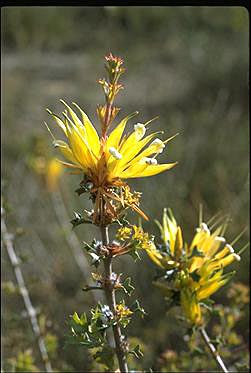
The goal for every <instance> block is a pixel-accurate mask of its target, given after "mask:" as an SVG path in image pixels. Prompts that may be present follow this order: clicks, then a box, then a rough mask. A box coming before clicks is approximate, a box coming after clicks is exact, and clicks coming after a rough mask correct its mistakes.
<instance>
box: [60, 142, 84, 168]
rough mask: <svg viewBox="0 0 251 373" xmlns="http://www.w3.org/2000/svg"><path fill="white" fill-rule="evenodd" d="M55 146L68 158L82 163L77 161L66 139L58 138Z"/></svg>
mask: <svg viewBox="0 0 251 373" xmlns="http://www.w3.org/2000/svg"><path fill="white" fill-rule="evenodd" d="M54 146H55V148H59V150H60V151H61V153H62V154H63V155H64V157H65V158H66V159H68V160H69V161H71V162H73V163H76V164H77V165H78V166H80V164H79V163H78V162H77V160H76V158H75V157H74V155H73V153H72V151H71V149H70V147H69V145H68V144H67V143H66V142H65V141H62V140H56V141H55V142H54Z"/></svg>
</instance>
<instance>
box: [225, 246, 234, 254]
mask: <svg viewBox="0 0 251 373" xmlns="http://www.w3.org/2000/svg"><path fill="white" fill-rule="evenodd" d="M226 247H227V248H228V250H229V251H230V253H232V254H233V253H234V248H233V247H232V246H231V245H229V243H227V244H226Z"/></svg>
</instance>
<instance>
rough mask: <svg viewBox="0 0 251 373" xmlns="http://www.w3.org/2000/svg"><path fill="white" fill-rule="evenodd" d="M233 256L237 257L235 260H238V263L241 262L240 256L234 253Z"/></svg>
mask: <svg viewBox="0 0 251 373" xmlns="http://www.w3.org/2000/svg"><path fill="white" fill-rule="evenodd" d="M233 256H234V257H235V259H236V260H237V261H238V262H239V261H240V260H241V257H240V255H238V254H235V253H234V254H233Z"/></svg>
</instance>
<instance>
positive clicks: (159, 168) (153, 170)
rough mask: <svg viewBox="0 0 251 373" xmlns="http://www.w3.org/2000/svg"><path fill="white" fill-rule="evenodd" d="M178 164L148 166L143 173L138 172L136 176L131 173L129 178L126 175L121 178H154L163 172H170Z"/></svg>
mask: <svg viewBox="0 0 251 373" xmlns="http://www.w3.org/2000/svg"><path fill="white" fill-rule="evenodd" d="M177 163H178V162H174V163H164V164H157V165H153V166H152V165H147V167H146V168H145V169H143V170H142V171H139V172H137V173H136V174H131V175H130V173H129V175H128V176H124V173H123V174H122V175H123V176H121V177H122V178H134V177H147V176H153V175H157V174H159V173H161V172H163V171H166V170H170V169H171V168H173V167H174V166H175V165H176V164H177Z"/></svg>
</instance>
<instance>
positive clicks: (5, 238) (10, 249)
mask: <svg viewBox="0 0 251 373" xmlns="http://www.w3.org/2000/svg"><path fill="white" fill-rule="evenodd" d="M1 232H2V243H3V246H5V247H6V250H7V253H8V256H9V259H10V262H11V265H12V267H13V269H14V273H15V276H16V280H17V284H18V288H19V291H20V294H21V296H22V298H23V301H24V305H25V308H26V311H27V313H28V315H29V318H30V321H31V325H32V329H33V332H34V335H35V337H36V338H37V341H38V347H39V350H40V353H41V357H42V360H43V362H44V366H45V370H46V372H52V367H51V363H50V360H49V356H48V353H47V349H46V346H45V341H44V339H43V337H42V334H41V330H40V327H39V324H38V320H37V315H36V310H35V308H34V307H33V305H32V303H31V299H30V295H29V292H28V289H27V287H26V285H25V282H24V278H23V274H22V271H21V267H20V261H19V259H18V257H17V255H16V252H15V249H14V246H13V235H12V234H9V233H8V230H7V226H6V223H5V219H4V209H3V207H1Z"/></svg>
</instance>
